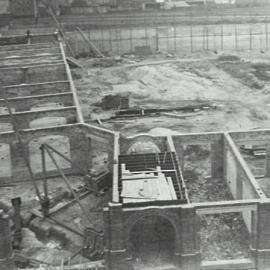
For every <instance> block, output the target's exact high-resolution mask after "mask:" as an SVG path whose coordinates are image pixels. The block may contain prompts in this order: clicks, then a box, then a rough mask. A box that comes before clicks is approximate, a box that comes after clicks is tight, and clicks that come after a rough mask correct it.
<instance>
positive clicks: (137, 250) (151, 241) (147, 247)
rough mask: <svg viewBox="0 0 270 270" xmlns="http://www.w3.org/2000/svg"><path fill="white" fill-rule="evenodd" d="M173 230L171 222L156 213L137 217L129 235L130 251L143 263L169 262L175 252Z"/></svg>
mask: <svg viewBox="0 0 270 270" xmlns="http://www.w3.org/2000/svg"><path fill="white" fill-rule="evenodd" d="M175 238H176V236H175V230H174V227H173V225H172V224H171V222H170V221H169V220H168V219H166V218H164V217H162V216H158V215H153V216H146V217H144V218H141V219H139V220H138V221H137V222H136V223H135V225H134V226H133V227H132V229H131V231H130V235H129V243H130V252H131V253H132V257H133V258H134V259H135V260H139V261H141V262H143V263H145V264H160V263H168V262H169V263H171V262H172V261H173V256H174V253H175Z"/></svg>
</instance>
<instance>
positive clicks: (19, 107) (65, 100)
mask: <svg viewBox="0 0 270 270" xmlns="http://www.w3.org/2000/svg"><path fill="white" fill-rule="evenodd" d="M8 103H9V105H10V107H11V108H13V109H14V110H15V112H23V111H31V110H32V109H33V108H34V107H35V108H38V107H39V106H40V105H42V104H44V105H46V104H48V105H49V104H52V106H53V105H57V104H58V105H59V106H61V107H69V106H73V96H72V93H71V92H70V93H62V94H50V95H43V96H28V97H17V98H11V99H8ZM1 107H6V102H5V100H3V99H0V108H1Z"/></svg>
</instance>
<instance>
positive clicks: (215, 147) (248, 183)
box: [104, 130, 270, 270]
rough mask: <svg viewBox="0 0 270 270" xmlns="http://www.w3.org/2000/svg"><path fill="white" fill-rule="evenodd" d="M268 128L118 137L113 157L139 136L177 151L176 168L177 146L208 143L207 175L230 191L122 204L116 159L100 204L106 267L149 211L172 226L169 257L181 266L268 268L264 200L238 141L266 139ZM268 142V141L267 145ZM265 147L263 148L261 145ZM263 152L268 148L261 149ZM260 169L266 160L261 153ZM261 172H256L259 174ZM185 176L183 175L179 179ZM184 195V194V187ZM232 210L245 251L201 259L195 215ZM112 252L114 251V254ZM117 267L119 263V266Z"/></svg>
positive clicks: (117, 260) (121, 254)
mask: <svg viewBox="0 0 270 270" xmlns="http://www.w3.org/2000/svg"><path fill="white" fill-rule="evenodd" d="M269 136H270V133H269V131H267V130H264V131H254V132H248V131H247V132H232V133H222V132H221V133H200V134H199V133H198V134H182V135H173V136H166V137H164V136H163V137H162V136H150V135H138V136H135V137H132V138H121V139H120V141H119V142H120V143H119V145H118V146H117V147H116V148H117V151H115V158H114V159H115V160H118V157H119V155H122V154H126V153H127V152H128V149H129V148H130V147H131V146H132V144H134V143H136V142H138V141H141V142H145V141H148V142H149V141H151V142H154V143H155V144H156V145H157V146H158V147H159V149H160V150H162V151H171V152H174V153H176V154H177V157H178V164H179V168H180V170H181V168H184V166H185V164H184V163H185V160H184V157H183V155H184V154H183V153H184V151H183V148H184V147H185V146H188V145H209V147H210V149H211V151H210V152H211V154H210V156H211V157H210V160H211V162H210V163H211V177H212V178H214V177H219V178H221V179H222V180H223V181H224V182H226V183H227V186H228V188H229V190H230V193H231V199H229V200H226V201H211V202H210V201H209V202H198V203H193V202H190V201H188V202H187V204H182V205H181V204H179V203H178V202H170V203H169V202H162V201H156V202H151V203H149V205H145V204H142V203H133V204H126V205H125V204H124V203H122V202H121V183H120V180H119V177H118V175H119V171H118V170H119V164H117V163H116V164H114V182H113V201H112V203H111V204H110V205H109V206H108V208H106V209H105V212H104V213H105V223H107V227H106V226H105V227H106V228H105V230H106V232H105V235H106V241H107V242H106V248H105V251H106V252H107V256H108V258H109V259H108V267H109V268H110V269H122V268H123V269H124V268H126V267H129V266H128V265H127V261H126V260H125V258H126V257H130V253H131V252H132V251H131V250H130V249H129V246H130V243H129V239H130V235H129V234H130V233H131V230H132V228H133V227H135V225H136V224H137V222H138V221H139V220H142V219H144V218H148V217H152V216H160V217H163V218H165V219H167V220H168V221H169V222H170V223H171V224H172V227H173V228H174V230H175V235H176V237H175V254H174V258H173V260H174V262H175V265H176V266H177V267H181V268H182V269H194V270H195V269H268V268H269V264H270V260H269V252H270V249H269V245H270V239H269V228H268V222H269V216H270V215H269V214H270V212H269V211H270V200H269V199H268V197H267V196H266V194H265V192H264V189H263V188H262V187H261V185H260V184H259V183H258V179H256V177H255V176H254V175H253V173H252V171H251V170H250V168H249V166H248V164H247V162H246V161H245V159H244V158H243V156H242V155H241V152H240V151H239V148H238V147H237V143H238V142H240V143H241V142H242V143H243V142H244V141H252V142H253V143H256V142H262V141H265V140H266V141H267V139H268V138H269ZM267 145H268V144H267ZM266 149H268V147H267V148H266ZM266 152H267V153H268V150H267V151H266ZM265 164H266V169H265V171H266V172H267V171H269V161H268V159H267V158H266V162H265ZM260 177H261V176H260ZM184 180H186V179H184ZM186 192H187V196H188V192H189V191H188V190H187V191H186ZM236 213H237V214H238V215H239V216H240V217H241V219H242V220H243V224H244V226H245V230H246V231H247V232H248V235H247V238H248V239H247V241H248V245H249V247H248V249H249V252H248V254H247V255H246V256H244V257H243V256H242V257H241V258H239V259H222V260H213V261H212V260H211V259H210V260H203V259H202V256H201V255H202V254H201V253H202V250H201V245H200V237H199V232H200V230H201V224H200V219H201V218H206V219H207V218H208V216H213V215H214V216H218V215H221V216H222V215H226V214H236ZM116 253H117V255H116ZM121 267H122V268H121Z"/></svg>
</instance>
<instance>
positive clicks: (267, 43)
mask: <svg viewBox="0 0 270 270" xmlns="http://www.w3.org/2000/svg"><path fill="white" fill-rule="evenodd" d="M265 43H266V50H267V51H268V49H269V40H268V21H267V18H266V23H265Z"/></svg>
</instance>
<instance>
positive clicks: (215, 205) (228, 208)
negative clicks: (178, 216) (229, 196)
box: [192, 200, 260, 215]
mask: <svg viewBox="0 0 270 270" xmlns="http://www.w3.org/2000/svg"><path fill="white" fill-rule="evenodd" d="M259 201H260V200H245V201H244V200H237V201H223V202H210V203H194V204H192V206H194V207H195V208H196V213H197V214H198V215H209V214H222V213H233V212H243V211H257V207H258V206H257V204H258V202H259Z"/></svg>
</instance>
